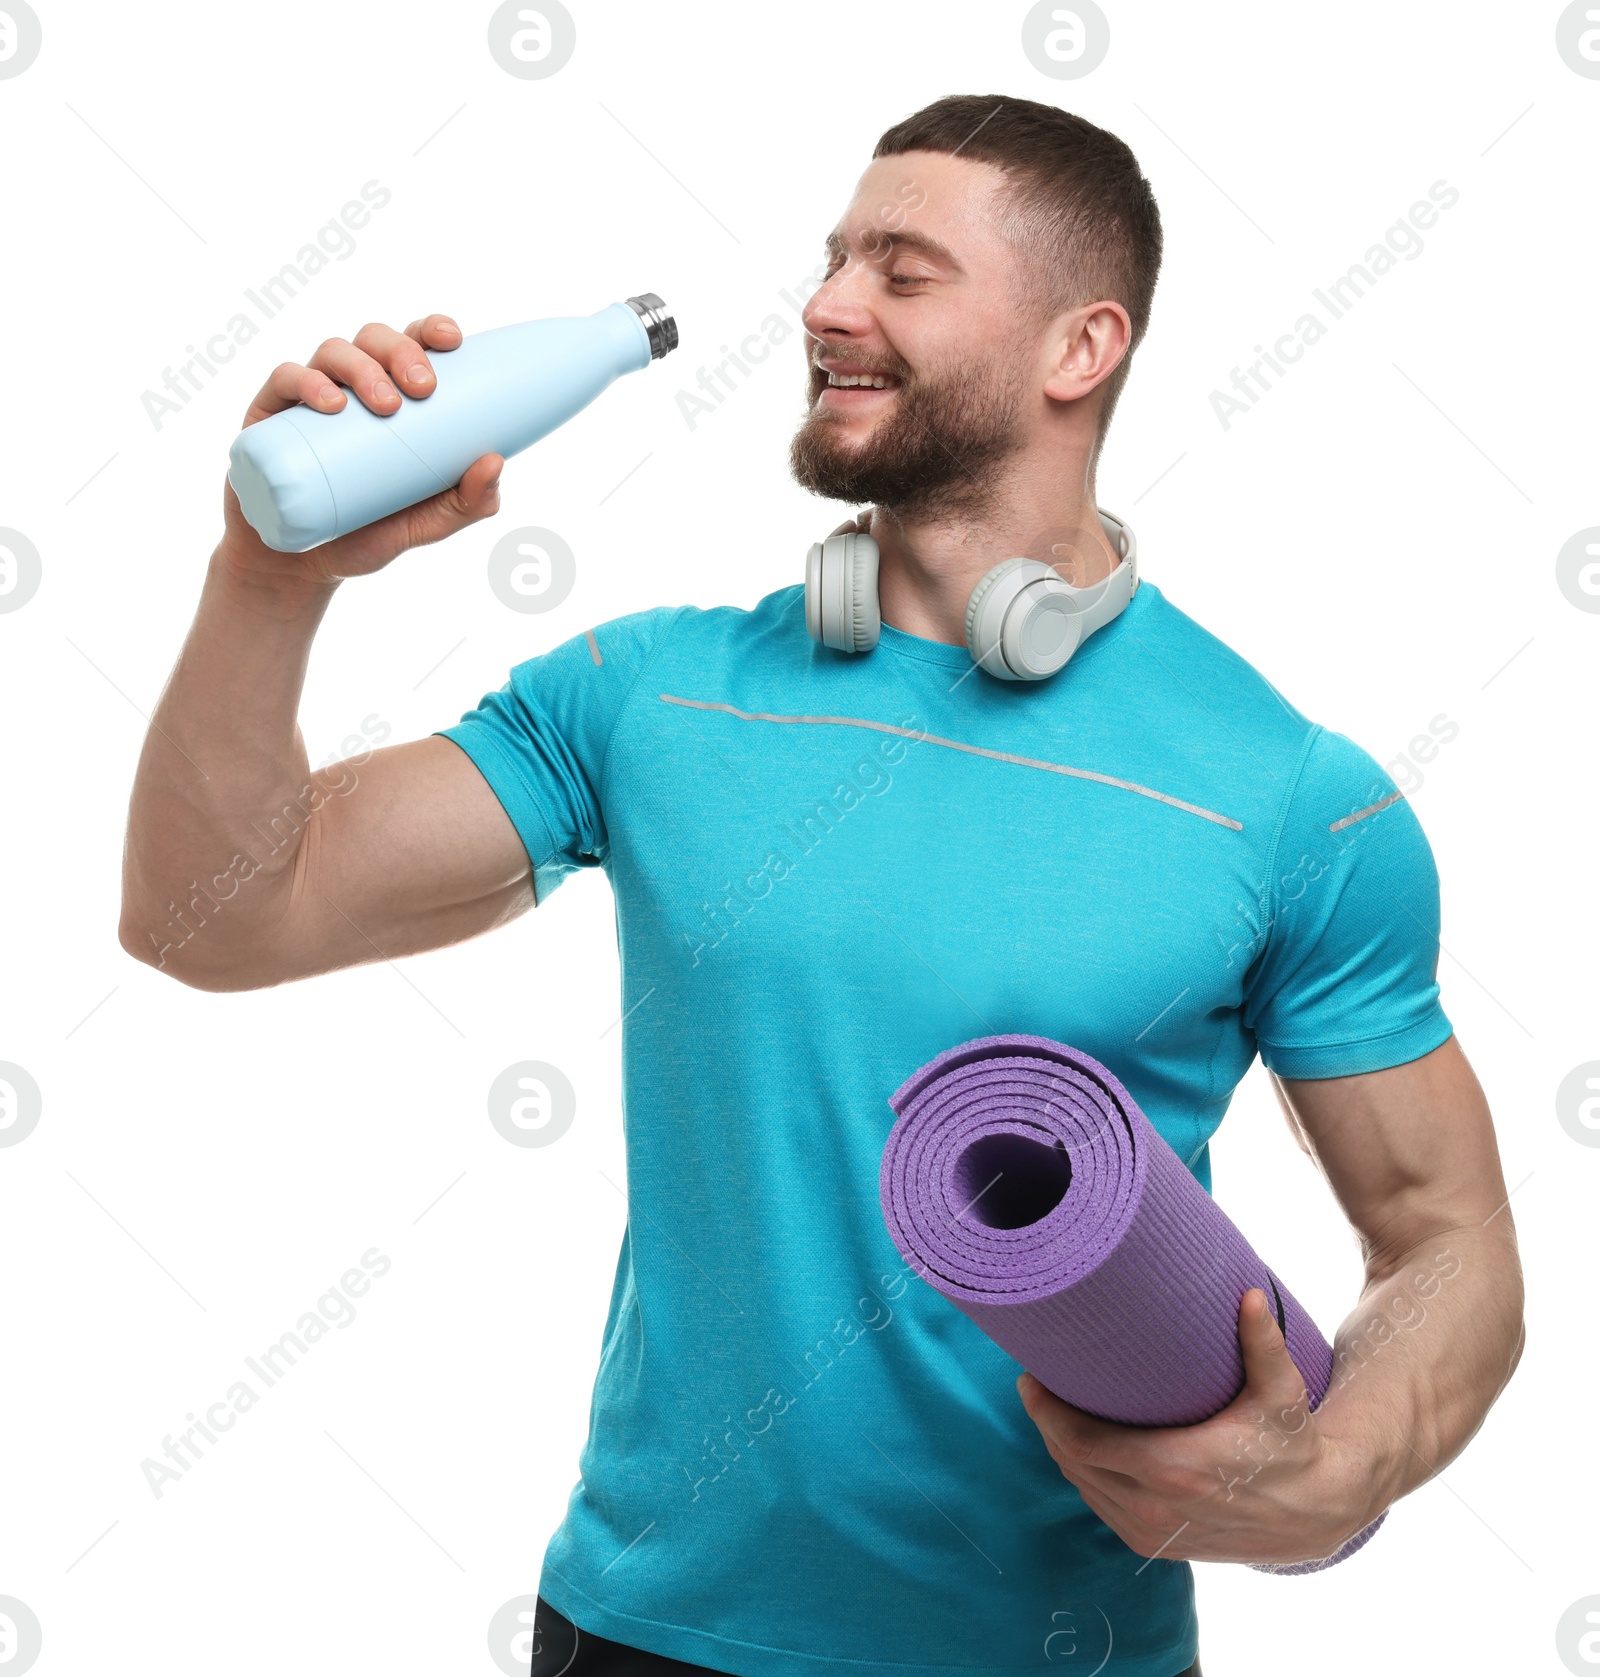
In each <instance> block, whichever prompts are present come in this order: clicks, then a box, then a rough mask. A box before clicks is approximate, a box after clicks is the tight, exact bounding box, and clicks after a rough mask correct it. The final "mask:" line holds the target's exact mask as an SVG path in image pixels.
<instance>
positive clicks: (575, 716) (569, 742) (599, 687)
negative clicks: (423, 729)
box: [435, 606, 681, 902]
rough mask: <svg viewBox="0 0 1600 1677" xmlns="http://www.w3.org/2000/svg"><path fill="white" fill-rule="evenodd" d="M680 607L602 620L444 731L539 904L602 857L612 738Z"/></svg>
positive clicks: (517, 673) (517, 671)
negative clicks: (517, 842) (525, 865)
mask: <svg viewBox="0 0 1600 1677" xmlns="http://www.w3.org/2000/svg"><path fill="white" fill-rule="evenodd" d="M679 609H681V608H674V607H670V606H662V607H658V608H656V609H655V610H653V611H644V612H637V613H635V614H633V615H632V616H629V617H619V618H615V619H613V620H612V621H611V622H609V623H602V624H601V625H600V626H599V627H598V628H596V629H589V630H586V631H585V632H584V633H583V634H581V635H575V636H573V638H572V639H571V640H569V641H564V642H563V643H562V644H561V645H560V646H558V647H556V648H554V649H553V650H552V651H550V652H545V653H541V654H540V655H539V656H538V657H537V658H529V659H528V660H527V661H526V662H525V663H521V664H518V665H517V666H516V667H515V668H514V669H513V670H512V671H511V676H510V679H509V680H508V681H507V682H506V684H505V685H504V686H503V687H502V688H501V689H500V690H499V692H497V693H489V694H486V695H485V697H484V698H483V700H482V702H481V703H480V704H479V705H478V707H477V708H476V709H475V710H469V711H468V712H467V713H466V715H465V716H463V717H462V718H461V720H460V721H459V722H458V723H456V724H455V726H454V727H450V728H439V729H436V730H435V732H437V733H440V734H442V735H443V736H444V737H445V738H446V739H448V740H454V741H455V743H456V744H457V745H459V746H460V747H461V749H462V750H463V751H465V752H466V754H467V755H468V756H469V757H470V758H471V759H472V761H473V762H474V763H475V764H476V765H477V767H478V769H479V771H480V772H481V773H482V775H483V777H484V779H485V780H487V781H488V782H489V786H490V788H491V789H492V790H493V792H494V795H495V796H496V797H497V798H498V799H499V800H500V803H501V805H502V807H503V808H504V809H505V812H506V814H507V815H508V816H510V818H511V822H512V825H513V826H514V827H515V828H516V829H517V833H518V836H519V837H520V838H521V840H522V843H523V848H524V849H525V850H526V851H527V852H528V858H529V860H530V861H531V862H532V863H533V884H534V896H535V898H536V900H537V901H539V902H543V901H544V900H545V898H546V897H548V896H549V894H550V893H551V892H552V891H553V890H555V888H556V887H557V886H558V885H559V884H560V883H561V881H562V880H563V879H565V878H566V877H567V875H568V874H569V873H571V872H573V871H574V869H576V868H585V867H596V866H598V865H599V864H601V863H602V862H604V861H605V860H606V858H607V856H608V854H609V838H608V835H607V832H606V820H605V808H604V805H603V801H602V796H601V792H602V786H603V780H604V773H605V762H606V754H607V752H608V751H609V749H610V745H611V736H612V733H613V732H614V730H615V728H616V725H617V720H618V718H619V717H620V716H621V714H622V710H623V707H624V705H626V703H627V701H628V698H629V696H630V695H631V694H632V692H633V689H634V685H635V683H636V682H637V681H638V679H639V677H640V676H641V675H642V674H643V673H644V668H645V665H646V664H647V663H648V662H649V660H650V659H651V658H652V657H653V656H654V655H655V653H656V652H657V651H658V650H659V649H660V648H661V646H662V645H663V644H664V643H665V641H666V638H667V635H668V633H669V632H670V630H671V626H672V622H673V619H674V618H675V617H676V615H677V611H678V610H679Z"/></svg>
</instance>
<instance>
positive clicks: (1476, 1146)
mask: <svg viewBox="0 0 1600 1677" xmlns="http://www.w3.org/2000/svg"><path fill="white" fill-rule="evenodd" d="M1277 1082H1278V1084H1279V1087H1280V1089H1281V1092H1282V1100H1283V1102H1284V1105H1285V1109H1286V1115H1287V1116H1288V1117H1289V1118H1290V1120H1291V1123H1292V1126H1293V1127H1294V1129H1295V1131H1296V1134H1297V1138H1298V1139H1299V1140H1300V1142H1301V1145H1302V1146H1304V1147H1305V1148H1306V1149H1307V1151H1308V1152H1310V1153H1311V1155H1312V1157H1313V1158H1314V1159H1315V1160H1316V1161H1317V1163H1318V1165H1319V1166H1320V1167H1321V1169H1322V1171H1323V1174H1324V1175H1325V1176H1326V1177H1327V1179H1328V1183H1329V1185H1330V1186H1331V1187H1332V1189H1333V1192H1334V1195H1335V1197H1336V1198H1337V1199H1338V1201H1339V1204H1340V1205H1341V1206H1342V1207H1343V1209H1344V1213H1345V1215H1346V1216H1347V1217H1348V1218H1349V1220H1350V1222H1351V1224H1352V1225H1353V1227H1354V1228H1355V1230H1356V1232H1357V1233H1358V1235H1359V1236H1360V1238H1361V1241H1362V1245H1363V1248H1364V1250H1365V1254H1366V1257H1367V1259H1368V1262H1369V1263H1372V1262H1381V1261H1382V1259H1383V1258H1384V1257H1385V1256H1398V1255H1400V1254H1402V1253H1404V1252H1406V1251H1409V1250H1410V1249H1411V1248H1412V1247H1414V1246H1416V1245H1417V1244H1419V1243H1420V1242H1422V1241H1425V1240H1428V1239H1430V1238H1431V1237H1432V1236H1434V1235H1436V1234H1438V1233H1441V1232H1442V1231H1444V1230H1447V1229H1454V1228H1462V1227H1472V1228H1479V1227H1482V1226H1483V1225H1484V1224H1485V1223H1486V1222H1487V1221H1488V1220H1489V1219H1490V1218H1491V1217H1493V1216H1494V1215H1495V1213H1496V1212H1497V1211H1499V1210H1500V1209H1501V1207H1503V1206H1504V1204H1505V1199H1506V1191H1505V1180H1504V1177H1503V1175H1502V1173H1501V1168H1500V1154H1499V1149H1498V1147H1497V1145H1496V1142H1495V1134H1494V1123H1493V1120H1492V1119H1491V1117H1490V1114H1489V1106H1488V1102H1487V1101H1486V1100H1485V1098H1484V1093H1483V1089H1482V1088H1481V1086H1480V1085H1479V1083H1478V1079H1477V1077H1476V1076H1475V1075H1474V1073H1473V1070H1472V1067H1471V1066H1470V1065H1469V1064H1468V1063H1467V1057H1466V1055H1465V1054H1463V1053H1462V1051H1461V1048H1460V1045H1459V1044H1458V1043H1457V1041H1456V1039H1455V1038H1454V1037H1453V1036H1452V1037H1450V1038H1449V1039H1448V1040H1446V1041H1445V1042H1444V1043H1442V1044H1441V1045H1440V1046H1439V1047H1437V1048H1435V1049H1434V1050H1433V1051H1432V1052H1431V1053H1428V1054H1424V1055H1422V1056H1421V1058H1420V1059H1416V1060H1412V1061H1410V1062H1408V1063H1407V1064H1405V1065H1399V1066H1391V1067H1388V1068H1387V1069H1385V1070H1383V1071H1371V1072H1363V1073H1361V1074H1359V1075H1356V1076H1351V1077H1327V1078H1279V1079H1278V1080H1277Z"/></svg>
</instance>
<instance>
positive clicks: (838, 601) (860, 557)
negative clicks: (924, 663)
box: [806, 531, 883, 652]
mask: <svg viewBox="0 0 1600 1677" xmlns="http://www.w3.org/2000/svg"><path fill="white" fill-rule="evenodd" d="M882 626H883V620H882V618H881V616H880V615H879V612H878V544H877V543H876V542H875V541H874V540H873V539H872V537H871V536H869V535H867V534H866V533H865V532H863V531H856V532H854V533H852V534H847V535H843V536H829V537H828V539H827V540H826V541H820V542H813V543H812V544H811V551H810V552H809V553H808V554H807V555H806V633H807V634H809V635H810V636H811V638H812V640H814V641H820V642H821V643H822V645H823V646H831V647H833V648H834V650H835V651H838V652H870V651H871V650H872V648H873V647H875V646H876V645H877V644H878V636H879V633H880V631H881V629H882Z"/></svg>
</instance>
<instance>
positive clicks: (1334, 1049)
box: [1244, 728, 1451, 1078]
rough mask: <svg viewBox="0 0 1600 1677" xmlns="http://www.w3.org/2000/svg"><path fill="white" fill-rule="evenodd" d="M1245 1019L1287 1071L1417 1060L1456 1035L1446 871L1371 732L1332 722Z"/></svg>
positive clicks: (1315, 745)
mask: <svg viewBox="0 0 1600 1677" xmlns="http://www.w3.org/2000/svg"><path fill="white" fill-rule="evenodd" d="M1263 905H1264V916H1265V924H1266V937H1265V940H1264V943H1263V947H1262V950H1261V952H1260V954H1259V956H1258V958H1257V960H1256V961H1255V963H1254V964H1253V965H1252V968H1251V969H1250V971H1249V973H1248V974H1247V976H1246V984H1245V1015H1244V1016H1245V1023H1246V1024H1247V1025H1248V1026H1249V1027H1250V1029H1251V1030H1252V1031H1254V1033H1255V1036H1256V1045H1257V1048H1258V1049H1259V1051H1260V1054H1261V1058H1262V1061H1263V1063H1264V1064H1265V1065H1266V1066H1267V1067H1268V1069H1269V1070H1271V1071H1274V1072H1276V1073H1278V1074H1279V1075H1280V1076H1282V1077H1290V1078H1297V1077H1307V1078H1314V1077H1348V1076H1353V1075H1355V1074H1356V1073H1358V1072H1367V1071H1381V1070H1383V1069H1384V1068H1385V1067H1387V1066H1398V1065H1404V1064H1405V1063H1406V1062H1407V1061H1409V1060H1415V1059H1419V1058H1420V1057H1421V1056H1422V1055H1424V1054H1427V1053H1430V1052H1432V1050H1433V1049H1435V1048H1437V1047H1438V1046H1439V1045H1440V1044H1441V1043H1442V1042H1444V1041H1446V1039H1447V1038H1448V1037H1449V1036H1450V1034H1451V1025H1450V1021H1449V1020H1448V1019H1447V1018H1446V1017H1445V1013H1444V1009H1443V1008H1442V1007H1441V1006H1440V1005H1439V983H1438V967H1439V874H1438V870H1437V868H1436V867H1435V866H1434V861H1433V852H1432V851H1431V850H1430V848H1429V846H1428V841H1427V838H1426V837H1425V836H1424V834H1423V831H1422V826H1421V823H1420V822H1418V820H1417V817H1416V814H1415V812H1414V811H1413V810H1412V808H1411V805H1410V804H1409V802H1407V800H1406V799H1405V797H1404V795H1403V794H1402V793H1401V792H1400V791H1399V790H1398V789H1397V788H1396V786H1395V784H1394V782H1393V781H1392V780H1391V779H1390V778H1389V776H1388V775H1386V774H1385V773H1384V772H1383V770H1382V769H1381V768H1379V767H1378V765H1377V763H1376V762H1375V761H1374V760H1373V759H1372V758H1371V757H1370V756H1368V755H1367V753H1366V752H1365V751H1363V750H1362V749H1361V748H1360V747H1359V746H1358V745H1355V744H1353V743H1352V742H1351V741H1350V740H1348V739H1346V738H1345V737H1344V736H1343V735H1342V734H1334V733H1329V732H1328V731H1327V730H1326V729H1322V728H1319V729H1317V730H1316V732H1315V734H1314V735H1313V737H1312V739H1311V741H1310V743H1309V745H1308V747H1307V750H1306V754H1305V756H1304V758H1303V759H1302V762H1301V767H1300V772H1299V775H1298V777H1297V780H1296V782H1295V785H1294V787H1293V790H1292V791H1291V793H1290V796H1289V802H1288V805H1287V808H1286V809H1285V811H1284V817H1283V822H1282V825H1281V827H1280V829H1279V832H1278V835H1277V840H1276V843H1275V847H1274V851H1273V861H1272V867H1271V872H1270V874H1269V877H1268V879H1267V881H1266V885H1265V890H1264V893H1263Z"/></svg>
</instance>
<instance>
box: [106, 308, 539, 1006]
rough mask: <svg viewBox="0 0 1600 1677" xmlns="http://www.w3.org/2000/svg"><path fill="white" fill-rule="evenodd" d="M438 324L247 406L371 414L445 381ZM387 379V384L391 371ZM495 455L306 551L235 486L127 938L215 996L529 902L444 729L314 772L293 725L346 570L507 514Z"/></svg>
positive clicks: (126, 863) (143, 815)
mask: <svg viewBox="0 0 1600 1677" xmlns="http://www.w3.org/2000/svg"><path fill="white" fill-rule="evenodd" d="M460 336H461V335H460V332H459V329H458V328H457V327H456V326H455V324H454V323H453V322H452V321H449V320H447V319H446V318H445V317H444V316H440V315H430V316H428V317H427V318H426V319H425V320H421V321H417V322H415V323H414V324H413V325H412V326H411V327H410V328H408V330H407V333H405V334H402V333H399V332H395V331H392V330H390V329H389V328H387V327H381V326H368V327H366V328H364V329H363V331H362V332H361V333H359V334H358V335H357V337H356V338H355V340H354V341H353V342H348V343H347V342H345V341H344V340H342V339H331V340H329V342H328V343H326V344H324V345H323V346H322V348H321V349H320V350H319V351H318V352H317V354H316V356H314V357H313V358H312V360H311V362H310V363H308V364H307V365H306V366H299V365H297V364H294V363H286V364H285V365H284V366H282V367H279V368H278V369H277V370H276V371H275V372H274V373H273V375H272V377H271V379H270V380H269V381H268V383H267V385H266V386H265V387H264V388H263V390H262V391H261V393H260V395H259V396H258V397H257V398H256V400H255V402H254V403H253V404H252V405H251V408H250V411H249V412H248V413H247V414H246V416H245V423H246V424H250V423H253V422H255V421H256V420H259V419H263V418H265V417H266V416H267V414H269V413H273V412H276V411H278V410H279V409H281V408H285V407H290V406H292V405H294V404H295V403H296V402H304V403H305V404H306V405H307V406H310V407H313V408H316V409H318V410H319V411H322V412H334V411H337V410H338V409H339V408H340V407H342V406H343V404H344V402H345V401H346V400H350V399H352V397H351V396H350V395H349V394H348V393H347V392H346V391H345V390H341V389H340V388H339V386H340V384H343V385H346V386H348V387H349V390H350V391H352V392H353V393H354V397H355V398H359V399H360V400H361V401H363V402H364V403H365V404H366V405H367V406H368V407H369V408H371V409H372V410H373V411H374V412H376V413H393V412H394V411H396V409H397V408H398V407H399V405H400V397H399V396H398V395H397V394H396V389H395V386H399V388H402V389H404V390H406V391H407V392H408V393H409V394H411V395H413V396H426V395H427V394H428V393H430V392H431V391H432V389H433V374H432V370H431V368H430V367H429V366H428V360H427V355H426V353H425V349H426V348H433V349H438V350H443V349H450V348H453V347H454V346H455V345H456V344H458V343H459V342H460ZM391 381H392V382H391ZM502 464H503V462H502V461H501V460H500V458H499V456H497V455H486V456H485V457H484V458H483V459H481V460H479V461H477V462H475V463H474V464H473V466H472V467H471V468H470V469H469V470H468V472H467V473H466V475H465V476H464V477H463V478H462V480H461V482H460V484H459V485H457V486H456V487H455V488H454V489H451V490H447V491H445V492H444V493H443V494H440V495H437V496H435V497H433V499H432V500H429V501H425V502H423V503H421V504H420V505H418V506H415V507H409V508H407V509H405V510H404V511H402V512H398V513H395V514H393V515H392V516H391V517H389V518H385V519H380V520H379V521H378V522H376V523H374V524H371V525H369V526H367V527H366V528H365V529H363V530H358V531H354V532H352V533H351V534H350V535H348V536H341V537H339V538H338V539H336V540H334V541H331V542H327V543H324V544H323V545H322V546H321V547H317V548H313V549H311V550H310V551H309V552H308V553H303V554H286V553H277V552H275V551H273V550H272V549H270V548H268V547H266V545H265V544H264V543H263V542H261V540H260V539H259V537H257V535H256V533H255V531H254V530H253V529H251V527H250V526H249V524H248V523H247V522H246V521H245V519H244V516H243V514H242V513H241V511H240V509H239V504H238V500H237V498H236V497H235V495H234V493H233V491H232V489H231V488H228V487H226V486H225V487H224V517H225V532H224V535H223V539H222V541H221V542H220V543H219V544H218V547H217V549H216V551H215V553H214V554H213V555H212V557H211V562H210V566H209V569H208V572H207V576H206V581H205V586H204V589H203V590H202V593H201V598H200V605H199V609H198V610H197V612H196V614H195V619H194V623H193V625H192V627H191V628H190V631H189V634H188V637H187V639H186V640H185V642H184V646H183V649H182V651H181V653H180V654H179V657H178V662H177V664H176V666H175V668H174V670H173V672H172V676H171V678H170V679H169V681H168V683H167V685H166V688H165V689H164V691H163V692H162V695H161V698H160V701H159V702H158V704H157V706H156V709H155V711H154V713H153V714H152V716H151V719H150V729H149V732H148V734H147V735H146V738H145V743H144V749H143V752H142V754H141V756H140V759H139V767H138V772H137V774H136V776H135V780H134V786H133V794H132V798H131V800H130V804H129V812H128V833H127V842H126V846H125V849H124V856H123V894H122V916H121V922H120V925H119V928H118V934H119V938H120V941H121V943H122V946H123V948H124V949H126V950H127V951H128V953H129V954H130V955H133V956H135V957H136V958H137V959H139V960H141V961H145V962H147V963H148V964H150V965H151V966H154V967H156V968H158V969H159V970H161V971H163V972H166V973H169V974H171V975H172V976H173V977H175V978H177V979H179V980H181V981H182V982H184V983H186V984H190V985H193V986H195V987H197V988H200V989H206V990H242V989H255V988H259V987H262V986H265V985H272V984H281V983H284V982H286V981H287V980H289V979H295V978H304V977H308V976H310V975H311V974H313V973H318V972H326V971H330V970H332V969H334V968H338V967H348V966H356V965H360V964H362V963H364V962H368V961H376V960H382V959H388V958H392V957H395V956H399V955H410V954H415V953H417V952H418V951H420V950H424V949H434V948H438V947H440V946H442V945H444V944H449V943H456V942H459V941H460V940H461V939H463V938H467V937H472V936H474V935H476V934H477V933H479V932H483V931H487V930H488V929H489V928H490V927H491V926H496V925H499V924H500V923H501V922H503V921H505V920H509V919H511V918H513V917H514V916H515V915H517V914H520V913H522V912H523V911H524V910H526V909H528V908H530V907H532V906H533V900H534V897H533V879H532V870H531V868H530V866H529V862H528V856H527V852H526V850H525V849H524V847H523V845H522V841H521V840H520V839H519V838H518V836H517V832H516V829H515V828H514V827H513V826H512V824H511V821H510V818H509V817H508V816H507V815H506V813H505V811H504V810H503V809H502V808H501V806H500V803H499V801H498V800H497V799H496V797H495V795H494V793H493V792H492V791H491V790H490V789H489V786H488V783H487V782H486V781H485V780H484V778H483V776H482V774H481V773H480V772H479V771H478V769H477V768H476V767H475V766H474V765H473V763H472V761H471V760H470V759H469V758H468V757H467V755H466V753H465V752H463V751H462V750H461V749H460V748H459V747H458V746H456V745H455V744H454V743H453V742H452V741H450V740H448V739H445V738H442V737H440V736H437V735H430V736H429V737H428V738H426V739H421V740H414V741H411V742H410V743H408V744H405V745H397V746H390V747H387V748H384V749H381V750H378V751H376V752H373V753H372V754H371V755H370V756H368V757H365V758H357V759H355V760H353V761H347V762H344V763H335V764H333V765H332V766H331V767H328V768H325V769H319V770H313V769H312V768H311V767H310V764H309V761H308V758H307V755H306V749H305V743H304V740H303V739H302V737H301V734H300V729H299V726H298V723H297V720H296V717H297V713H298V710H299V703H300V693H301V689H302V686H303V684H304V679H305V671H306V665H307V662H308V660H309V657H310V651H311V643H312V640H313V638H314V636H315V634H316V630H317V626H318V625H319V623H320V622H321V620H322V616H323V613H324V612H325V611H326V610H327V608H328V605H329V602H330V601H331V599H332V597H333V594H334V593H335V591H336V590H337V589H338V588H340V587H341V586H342V585H343V582H344V580H345V579H346V578H349V577H357V576H362V575H366V574H369V573H370V572H372V571H375V570H378V569H381V568H382V567H383V566H384V565H386V564H387V563H388V562H389V561H390V560H391V559H393V558H394V557H395V556H396V555H397V554H399V553H401V552H404V551H405V550H406V549H407V548H410V547H416V546H421V545H424V544H426V543H430V542H436V541H440V540H442V539H443V538H444V537H446V536H449V535H452V534H454V533H455V531H457V530H459V529H463V528H465V527H466V526H467V525H468V524H471V523H475V522H476V521H477V520H478V519H481V518H484V517H487V516H489V515H490V514H492V513H493V512H495V511H496V510H497V509H498V506H499V495H498V486H499V471H500V467H501V465H502Z"/></svg>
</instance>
